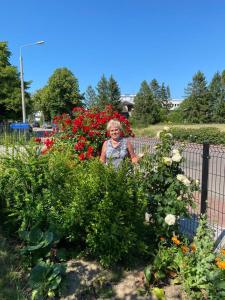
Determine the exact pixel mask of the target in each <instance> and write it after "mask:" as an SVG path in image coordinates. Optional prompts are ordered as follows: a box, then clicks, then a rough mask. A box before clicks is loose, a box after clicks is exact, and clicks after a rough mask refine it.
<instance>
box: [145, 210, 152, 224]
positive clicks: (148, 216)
mask: <svg viewBox="0 0 225 300" xmlns="http://www.w3.org/2000/svg"><path fill="white" fill-rule="evenodd" d="M150 217H151V215H150V214H149V213H147V212H146V213H145V222H149V221H150Z"/></svg>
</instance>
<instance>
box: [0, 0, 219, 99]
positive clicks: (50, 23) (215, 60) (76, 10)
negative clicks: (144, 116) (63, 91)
mask: <svg viewBox="0 0 225 300" xmlns="http://www.w3.org/2000/svg"><path fill="white" fill-rule="evenodd" d="M0 7H1V18H0V40H3V41H8V43H9V49H10V50H11V52H12V57H11V63H12V64H13V65H16V66H18V67H19V48H20V46H21V45H23V44H27V43H32V42H35V41H38V40H45V41H46V43H45V44H44V45H40V46H32V47H26V48H24V49H23V59H24V78H25V80H32V81H33V82H32V84H31V88H30V91H31V92H34V91H35V90H36V89H38V88H41V87H43V86H44V85H45V84H46V83H47V80H48V78H49V77H50V76H51V75H52V73H53V72H54V70H55V69H56V68H60V67H67V68H69V69H70V70H71V71H72V72H73V73H74V75H75V76H76V77H77V78H78V80H79V85H80V90H81V92H84V91H85V90H86V88H87V86H88V85H90V84H91V85H92V86H93V87H95V86H96V84H97V82H98V81H99V79H100V77H101V76H102V74H103V73H104V74H105V75H106V76H107V77H109V76H110V75H111V74H112V75H113V76H114V78H115V79H116V80H117V81H118V83H119V85H120V88H121V92H122V93H123V94H124V93H136V92H137V91H138V89H139V87H140V84H141V82H142V81H143V80H147V81H150V80H152V79H153V78H156V79H157V80H158V81H159V82H160V83H162V82H165V84H166V85H169V86H170V89H171V94H172V97H173V98H182V97H183V96H184V88H185V87H186V86H187V84H188V82H190V81H191V79H192V76H193V75H194V73H195V72H197V71H198V70H201V71H203V72H204V74H205V75H206V78H207V80H208V81H210V80H211V78H212V76H213V74H214V73H215V72H216V71H221V70H223V69H225V1H224V0H217V1H215V0H214V1H213V0H211V1H209V0H204V1H203V0H195V1H194V0H186V1H184V0H170V1H169V0H155V1H151V0H113V1H107V0H105V1H103V0H95V1H94V0H92V1H91V0H89V1H88V0H79V1H76V0H29V1H28V0H20V1H18V0H0Z"/></svg>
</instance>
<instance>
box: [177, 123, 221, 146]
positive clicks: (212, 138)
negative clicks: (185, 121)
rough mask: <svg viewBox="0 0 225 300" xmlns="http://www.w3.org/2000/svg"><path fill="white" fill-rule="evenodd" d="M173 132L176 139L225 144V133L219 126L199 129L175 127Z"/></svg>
mask: <svg viewBox="0 0 225 300" xmlns="http://www.w3.org/2000/svg"><path fill="white" fill-rule="evenodd" d="M171 132H172V134H173V136H174V138H175V139H176V140H180V141H189V142H193V143H199V144H202V143H205V142H207V143H209V144H225V133H224V132H221V131H220V130H219V129H218V128H214V127H205V128H199V129H189V128H188V129H185V128H173V129H172V131H171Z"/></svg>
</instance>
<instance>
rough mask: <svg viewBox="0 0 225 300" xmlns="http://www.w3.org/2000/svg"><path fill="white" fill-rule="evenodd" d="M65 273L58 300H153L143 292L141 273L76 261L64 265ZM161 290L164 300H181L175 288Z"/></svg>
mask: <svg viewBox="0 0 225 300" xmlns="http://www.w3.org/2000/svg"><path fill="white" fill-rule="evenodd" d="M66 273H67V275H66V276H67V280H66V286H64V288H63V295H62V297H61V298H60V300H95V299H114V300H122V299H123V300H142V299H147V300H157V297H155V296H154V295H152V296H151V295H150V293H148V292H147V290H146V287H145V281H144V273H143V269H139V270H138V269H136V270H132V271H124V270H122V269H119V268H118V269H117V270H114V271H109V270H104V269H103V268H102V267H101V266H100V265H99V264H97V263H96V262H94V261H91V262H90V261H85V260H82V259H79V260H78V259H76V260H70V261H68V263H67V271H66ZM163 289H164V294H165V299H166V300H180V299H184V298H183V297H182V292H181V288H180V286H178V285H172V284H170V285H166V286H164V287H163ZM162 300H163V299H162Z"/></svg>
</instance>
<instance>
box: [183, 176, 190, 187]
mask: <svg viewBox="0 0 225 300" xmlns="http://www.w3.org/2000/svg"><path fill="white" fill-rule="evenodd" d="M183 184H184V185H186V186H190V184H191V182H190V180H189V179H188V178H185V179H184V180H183Z"/></svg>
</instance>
